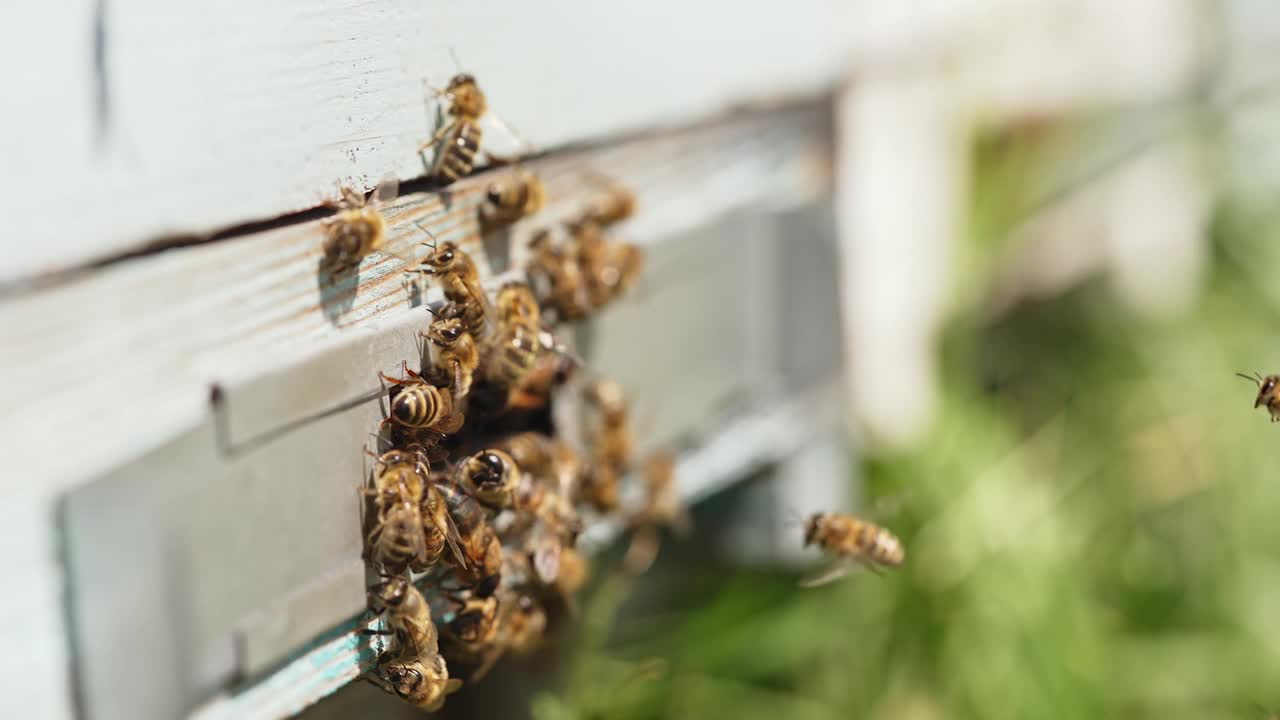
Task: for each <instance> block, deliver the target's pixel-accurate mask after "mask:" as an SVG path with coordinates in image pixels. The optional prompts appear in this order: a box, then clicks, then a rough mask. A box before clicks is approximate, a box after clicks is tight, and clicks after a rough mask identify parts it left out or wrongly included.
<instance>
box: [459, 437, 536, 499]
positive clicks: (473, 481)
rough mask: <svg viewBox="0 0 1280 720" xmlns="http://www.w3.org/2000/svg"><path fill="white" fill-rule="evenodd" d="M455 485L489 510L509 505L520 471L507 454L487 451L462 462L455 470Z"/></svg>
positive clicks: (494, 450) (493, 450) (482, 451)
mask: <svg viewBox="0 0 1280 720" xmlns="http://www.w3.org/2000/svg"><path fill="white" fill-rule="evenodd" d="M454 477H455V482H456V483H457V484H458V485H459V486H460V487H462V488H463V489H464V490H466V491H467V492H468V493H470V494H471V496H472V497H474V498H475V499H477V500H479V501H480V502H482V503H484V504H485V505H488V506H489V507H492V508H498V509H501V508H505V507H507V506H509V505H511V502H512V500H513V499H514V497H515V492H516V488H517V487H518V485H519V482H520V468H519V467H518V466H517V465H516V462H515V461H514V460H512V459H511V456H510V455H508V454H507V453H505V452H503V451H501V450H496V449H488V450H481V451H480V452H478V453H476V454H474V455H472V456H470V457H468V458H466V459H464V460H463V461H462V462H460V463H458V465H457V468H456V469H455V476H454Z"/></svg>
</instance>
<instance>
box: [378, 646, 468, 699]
mask: <svg viewBox="0 0 1280 720" xmlns="http://www.w3.org/2000/svg"><path fill="white" fill-rule="evenodd" d="M371 682H373V683H374V684H375V685H378V686H379V687H381V688H382V689H383V690H386V691H387V692H389V693H391V694H392V695H395V696H396V697H398V698H400V699H401V700H404V701H405V702H407V703H409V704H410V705H413V706H414V707H417V708H418V709H420V710H426V711H427V712H435V711H436V710H439V709H440V708H441V707H443V706H444V700H445V696H446V695H449V694H451V693H454V692H457V690H458V689H459V688H460V687H462V681H461V680H459V679H457V678H450V677H449V667H448V665H447V664H446V663H445V659H444V658H443V657H442V656H440V655H432V656H430V657H428V658H425V659H415V660H408V661H400V662H391V663H387V664H380V665H379V666H378V669H377V671H376V673H375V675H374V676H373V678H371Z"/></svg>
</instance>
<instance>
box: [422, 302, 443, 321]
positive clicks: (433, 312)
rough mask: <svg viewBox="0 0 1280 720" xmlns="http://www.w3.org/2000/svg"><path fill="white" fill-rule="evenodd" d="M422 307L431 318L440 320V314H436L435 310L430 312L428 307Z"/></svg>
mask: <svg viewBox="0 0 1280 720" xmlns="http://www.w3.org/2000/svg"><path fill="white" fill-rule="evenodd" d="M423 307H425V308H426V309H427V312H429V313H431V317H433V318H435V319H437V320H439V319H440V313H438V312H436V311H435V310H432V309H431V306H430V305H424V306H423Z"/></svg>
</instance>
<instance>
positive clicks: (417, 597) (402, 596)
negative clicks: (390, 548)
mask: <svg viewBox="0 0 1280 720" xmlns="http://www.w3.org/2000/svg"><path fill="white" fill-rule="evenodd" d="M369 609H370V610H372V611H373V612H375V613H379V614H381V615H383V616H384V617H385V618H386V621H387V625H388V626H389V627H390V628H391V630H392V631H393V632H394V633H395V636H396V638H397V640H398V641H399V645H400V655H399V656H400V658H402V659H418V658H429V657H430V656H432V655H435V654H437V653H438V652H439V651H440V636H439V632H438V631H437V630H436V625H435V623H434V622H432V620H431V606H430V605H428V604H427V600H426V598H424V597H423V596H422V593H421V592H420V591H419V590H418V588H416V587H414V586H413V583H411V582H409V579H408V578H406V577H404V576H403V575H393V576H391V577H388V578H386V579H385V580H384V581H383V582H382V583H380V584H378V585H375V586H374V587H373V588H371V589H370V590H369Z"/></svg>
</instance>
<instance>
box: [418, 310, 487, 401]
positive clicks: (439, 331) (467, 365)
mask: <svg viewBox="0 0 1280 720" xmlns="http://www.w3.org/2000/svg"><path fill="white" fill-rule="evenodd" d="M422 337H424V338H425V339H426V340H427V341H428V342H429V343H431V346H432V347H433V348H435V352H434V355H435V357H434V358H433V359H432V366H433V367H434V368H435V369H436V370H437V371H438V373H439V374H440V375H442V377H441V378H440V379H441V380H443V381H444V382H445V383H446V387H448V388H449V390H450V391H451V392H452V393H453V401H454V402H455V403H459V404H460V403H462V402H463V401H464V400H466V398H467V395H468V394H470V392H471V381H472V379H473V378H474V376H475V372H476V368H478V367H479V366H480V350H479V348H477V347H476V341H475V339H474V338H472V337H471V333H469V332H467V330H466V327H465V326H464V325H463V323H462V320H461V319H460V318H456V317H453V318H446V317H438V318H436V320H435V321H434V322H432V323H431V325H430V326H429V327H428V328H427V332H425V333H423V334H422Z"/></svg>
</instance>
